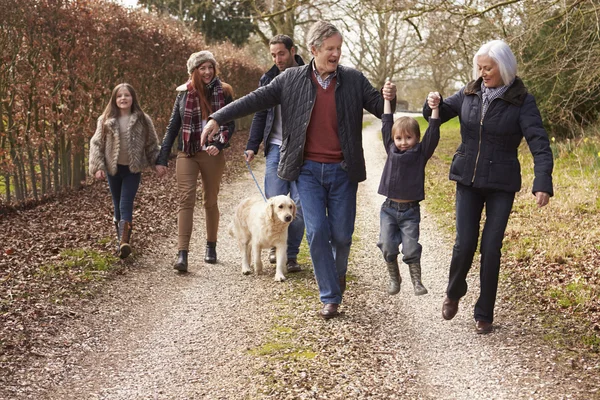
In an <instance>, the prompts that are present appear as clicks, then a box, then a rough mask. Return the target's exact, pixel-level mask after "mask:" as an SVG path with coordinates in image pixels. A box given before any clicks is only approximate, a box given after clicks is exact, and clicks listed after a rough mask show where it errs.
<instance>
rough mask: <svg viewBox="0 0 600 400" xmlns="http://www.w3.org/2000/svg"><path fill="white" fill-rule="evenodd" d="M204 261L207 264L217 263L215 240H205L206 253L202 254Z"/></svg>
mask: <svg viewBox="0 0 600 400" xmlns="http://www.w3.org/2000/svg"><path fill="white" fill-rule="evenodd" d="M204 262H207V263H209V264H216V263H217V242H206V253H205V254H204Z"/></svg>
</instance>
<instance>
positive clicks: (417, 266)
mask: <svg viewBox="0 0 600 400" xmlns="http://www.w3.org/2000/svg"><path fill="white" fill-rule="evenodd" d="M408 270H409V271H410V280H411V281H412V284H413V287H414V289H415V295H416V296H421V295H423V294H427V289H425V286H423V284H422V283H421V263H413V264H408Z"/></svg>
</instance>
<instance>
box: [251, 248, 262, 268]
mask: <svg viewBox="0 0 600 400" xmlns="http://www.w3.org/2000/svg"><path fill="white" fill-rule="evenodd" d="M261 250H262V249H261V248H260V244H259V243H252V260H253V261H254V273H256V275H260V274H262V270H263V263H262V260H261V259H260V256H261V252H260V251H261Z"/></svg>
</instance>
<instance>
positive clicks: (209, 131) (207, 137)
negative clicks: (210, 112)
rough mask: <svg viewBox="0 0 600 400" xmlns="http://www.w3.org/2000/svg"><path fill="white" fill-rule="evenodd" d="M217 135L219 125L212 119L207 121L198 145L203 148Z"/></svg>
mask: <svg viewBox="0 0 600 400" xmlns="http://www.w3.org/2000/svg"><path fill="white" fill-rule="evenodd" d="M217 133H219V124H218V123H217V121H215V120H214V119H211V120H209V121H208V123H207V124H206V126H205V127H204V129H203V130H202V136H201V137H200V144H201V145H202V146H204V145H205V144H206V143H207V142H209V141H211V140H212V139H213V136H215V135H216V134H217ZM217 154H218V153H217Z"/></svg>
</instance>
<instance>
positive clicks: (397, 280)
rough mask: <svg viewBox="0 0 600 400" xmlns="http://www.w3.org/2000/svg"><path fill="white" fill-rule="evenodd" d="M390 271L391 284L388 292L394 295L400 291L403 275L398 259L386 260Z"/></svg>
mask: <svg viewBox="0 0 600 400" xmlns="http://www.w3.org/2000/svg"><path fill="white" fill-rule="evenodd" d="M386 265H387V268H388V272H389V273H390V284H389V286H388V294H389V295H394V294H397V293H398V292H399V291H400V284H401V283H402V277H401V276H400V268H398V260H394V261H391V262H386Z"/></svg>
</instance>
